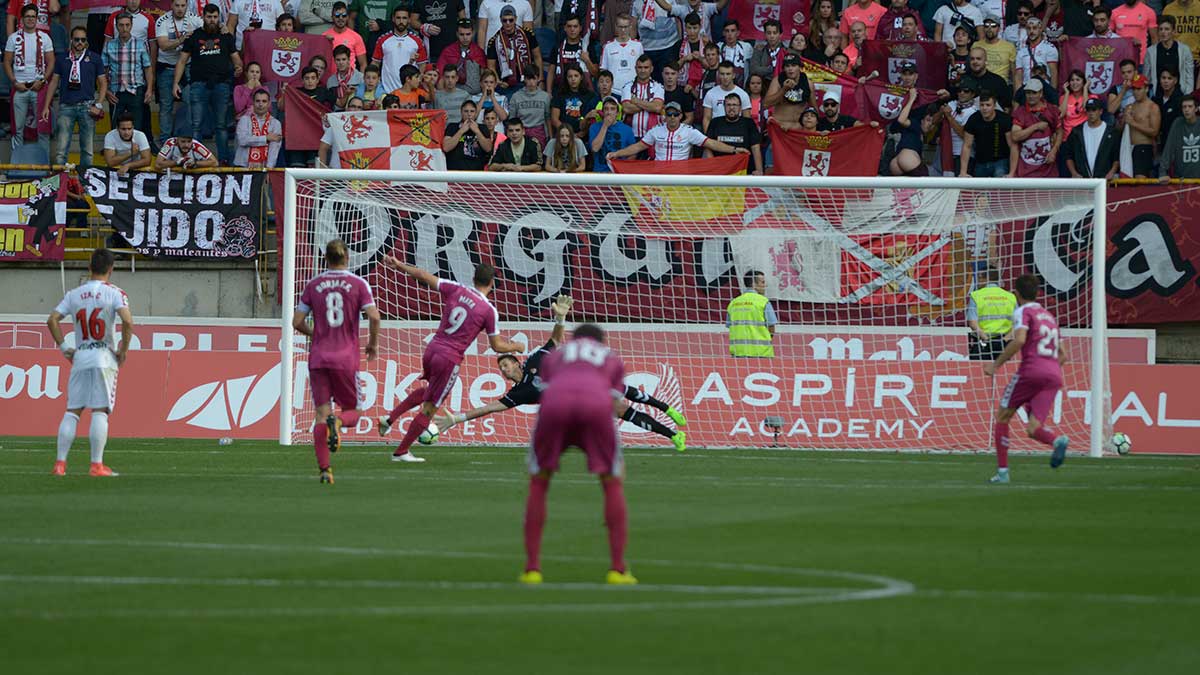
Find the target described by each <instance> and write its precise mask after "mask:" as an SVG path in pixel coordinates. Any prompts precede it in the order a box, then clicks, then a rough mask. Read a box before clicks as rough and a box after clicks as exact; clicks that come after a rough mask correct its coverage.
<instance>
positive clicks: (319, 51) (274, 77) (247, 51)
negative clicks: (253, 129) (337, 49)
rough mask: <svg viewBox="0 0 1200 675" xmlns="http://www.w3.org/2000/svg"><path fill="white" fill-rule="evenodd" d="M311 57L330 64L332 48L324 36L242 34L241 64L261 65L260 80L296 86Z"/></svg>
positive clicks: (268, 31) (265, 31) (269, 33)
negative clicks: (243, 36) (321, 58)
mask: <svg viewBox="0 0 1200 675" xmlns="http://www.w3.org/2000/svg"><path fill="white" fill-rule="evenodd" d="M314 56H323V57H325V62H326V63H333V46H332V43H331V42H330V41H329V39H328V38H326V37H325V36H324V35H316V34H310V33H280V32H278V31H273V30H249V31H246V37H245V44H243V45H242V61H243V62H245V63H250V62H251V61H257V62H258V63H260V64H262V81H263V83H264V84H265V83H267V82H286V83H288V84H290V85H296V86H299V85H300V83H301V82H300V81H301V78H300V73H301V71H303V70H304V67H305V66H307V65H308V63H309V62H310V61H312V59H313V57H314Z"/></svg>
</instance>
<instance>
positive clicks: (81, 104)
mask: <svg viewBox="0 0 1200 675" xmlns="http://www.w3.org/2000/svg"><path fill="white" fill-rule="evenodd" d="M56 88H57V89H58V98H59V106H58V124H57V132H56V133H55V136H54V141H55V144H56V145H57V147H58V152H57V153H56V154H55V155H54V162H55V163H56V164H64V163H66V161H67V151H68V150H70V148H71V132H72V131H74V130H75V128H76V126H78V129H79V168H80V169H83V170H86V169H87V168H88V167H90V166H91V165H92V146H93V144H94V143H95V140H96V120H97V119H98V118H99V117H103V116H104V108H103V105H104V99H105V96H106V95H107V93H108V76H107V75H105V73H104V64H103V62H101V60H100V55H99V54H97V53H96V52H93V51H91V50H90V49H88V40H87V29H86V28H84V27H83V26H76V27H75V28H73V29H71V51H70V52H68V53H67V57H66V58H64V59H59V60H58V61H57V62H55V64H54V74H53V75H52V76H51V77H50V91H51V92H53V91H54V90H55V89H56ZM53 98H54V97H53V96H47V97H46V102H45V103H44V104H43V105H42V119H43V120H45V121H47V122H48V121H49V120H50V104H51V101H52V99H53Z"/></svg>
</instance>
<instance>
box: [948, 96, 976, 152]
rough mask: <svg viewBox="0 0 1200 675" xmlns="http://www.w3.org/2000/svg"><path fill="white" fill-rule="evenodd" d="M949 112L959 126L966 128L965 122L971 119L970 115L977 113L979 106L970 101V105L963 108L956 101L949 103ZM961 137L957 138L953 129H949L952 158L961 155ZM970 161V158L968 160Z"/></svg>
mask: <svg viewBox="0 0 1200 675" xmlns="http://www.w3.org/2000/svg"><path fill="white" fill-rule="evenodd" d="M950 110H951V111H953V112H954V119H955V121H957V122H958V123H959V124H960V125H962V126H966V124H967V120H969V119H971V115H974V114H975V113H977V112H979V106H978V104H977V103H976V102H975V101H971V104H970V105H966V106H963V105H961V104H960V103H959V102H958V101H953V102H951V103H950ZM962 144H963V139H962V136H959V135H958V134H957V133H956V132H955V131H954V128H953V127H951V129H950V148H951V149H952V150H953V151H954V156H955V157H957V156H959V155H960V154H962ZM968 159H970V158H968Z"/></svg>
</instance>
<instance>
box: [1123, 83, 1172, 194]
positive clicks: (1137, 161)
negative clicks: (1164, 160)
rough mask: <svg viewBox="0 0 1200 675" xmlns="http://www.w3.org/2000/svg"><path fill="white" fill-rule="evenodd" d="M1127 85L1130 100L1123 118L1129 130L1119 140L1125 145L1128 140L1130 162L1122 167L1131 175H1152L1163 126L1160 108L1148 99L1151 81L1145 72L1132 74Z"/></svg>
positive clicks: (1135, 176) (1151, 176) (1149, 176)
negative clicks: (1147, 78)
mask: <svg viewBox="0 0 1200 675" xmlns="http://www.w3.org/2000/svg"><path fill="white" fill-rule="evenodd" d="M1130 85H1131V86H1132V87H1133V103H1132V104H1131V105H1130V106H1129V107H1128V108H1125V114H1124V116H1123V119H1124V121H1125V126H1126V128H1127V129H1128V133H1127V134H1126V137H1125V138H1122V141H1121V142H1122V146H1124V145H1125V142H1126V140H1128V144H1129V145H1130V146H1131V147H1130V160H1131V162H1130V164H1131V166H1122V167H1121V170H1122V171H1125V172H1128V171H1132V173H1131V174H1130V175H1132V176H1133V177H1134V178H1153V177H1154V143H1155V141H1156V140H1157V138H1158V132H1159V130H1160V129H1161V128H1162V111H1161V110H1159V108H1158V104H1157V103H1155V102H1154V101H1151V100H1150V96H1149V91H1150V89H1149V87H1150V83H1149V81H1147V80H1146V76H1145V75H1137V76H1135V77H1134V78H1133V81H1132V82H1131V83H1130ZM1122 154H1124V152H1123V153H1122ZM1122 164H1125V162H1122Z"/></svg>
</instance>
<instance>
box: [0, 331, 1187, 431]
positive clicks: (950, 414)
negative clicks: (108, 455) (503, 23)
mask: <svg viewBox="0 0 1200 675" xmlns="http://www.w3.org/2000/svg"><path fill="white" fill-rule="evenodd" d="M548 332H549V326H548V325H547V326H542V325H538V324H532V323H527V324H520V325H519V326H517V327H513V326H509V327H508V328H506V334H510V335H512V337H513V339H514V340H516V341H518V342H522V343H524V344H526V345H528V346H529V347H531V348H536V347H537V346H539V345H540V344H542V343H544V341H545V340H546V337H547V333H548ZM428 334H429V329H417V328H414V329H388V330H385V331H384V334H383V336H382V337H381V344H382V345H384V346H385V349H384V355H383V356H381V358H380V359H379V360H377V361H375V362H373V363H372V364H370V366H369V367H368V370H366V371H365V372H362V373H360V375H359V378H360V383H361V391H362V405H363V409H364V410H366V411H367V413H368V416H364V418H363V420H362V421H361V422H360V424H359V426H358V428H357V429H354V430H352V431H351V432H350V433H349V434H348V435H347V440H348V441H351V442H355V441H357V442H365V443H385V444H394V443H398V442H399V436H398V434H400V433H402V430H403V429H404V427H405V426H406V425H407V423H408V421H409V419H410V416H405V417H403V418H401V420H400V423H399V425H398V429H393V431H392V436H393V437H394V438H393V437H389V439H387V440H386V441H383V440H381V439H380V438H379V437H378V435H377V433H376V430H375V429H374V428H373V427H372V421H371V419H370V417H376V416H378V415H382V414H385V413H386V412H387V411H388V410H389V409H390V408H391V407H392V406H394V405H396V403H397V402H398V401H399V400H400V399H402V398H403V397H404V395H405V393H406V392H407V391H408V390H410V389H411V388H412V387H413V386H415V384H416V383H417V380H418V378H419V377H420V370H421V367H420V356H419V351H420V346H421V345H422V343H423V342H424V341H425V338H427V337H428ZM279 335H280V333H279V330H278V328H277V327H275V326H267V325H258V326H244V327H229V326H197V325H139V328H138V335H137V337H136V339H135V340H134V350H133V352H132V353H131V355H130V357H129V360H128V361H127V363H126V365H125V366H124V367H123V368H122V371H121V380H120V389H119V391H118V397H117V405H116V409H115V413H114V415H113V416H112V433H113V435H114V436H118V437H143V438H173V437H175V438H178V437H192V438H217V437H221V436H230V437H233V438H246V439H251V438H258V439H272V438H276V437H277V435H278V429H279V417H278V415H279V395H280V377H279V370H280V368H279V355H278V351H277V349H278V343H279ZM702 335H703V337H701V338H698V339H696V340H693V341H692V343H690V347H691V349H690V350H689V351H690V353H688V354H676V355H663V354H662V353H656V352H655V351H654V350H653V347H652V346H653V345H654V344H658V343H661V342H662V338H661V336H662V332H661V331H658V330H637V329H630V330H625V331H618V332H614V333H613V334H612V340H611V342H612V344H613V346H614V347H615V348H616V349H617V350H618V351H619V352H620V353H621V354H622V357H623V358H624V360H625V365H626V383H627V384H628V385H631V386H634V387H637V388H638V389H641V390H642V391H645V392H647V393H649V394H651V395H653V396H655V397H657V398H659V399H661V400H663V401H665V402H667V403H669V404H671V405H672V406H674V407H676V408H677V409H678V410H680V411H681V412H682V413H683V414H684V415H686V416H687V417H688V420H689V423H688V426H687V427H686V431H687V433H688V442H689V445H691V446H693V447H739V448H753V447H768V446H772V445H776V444H777V445H779V446H782V447H790V448H824V449H837V448H847V449H849V448H855V449H857V448H878V449H890V450H929V449H942V450H951V451H961V452H979V451H984V450H987V449H988V446H989V440H990V439H989V435H990V434H989V428H990V424H991V415H992V411H993V408H994V406H995V401H996V399H997V396H998V395H999V392H1000V390H1002V389H1003V386H1004V385H1005V384H1006V383H1007V381H1008V379H1009V378H1010V377H1011V375H1012V373H1013V372H1014V368H1015V366H1011V365H1010V366H1007V367H1006V368H1005V369H1004V372H1003V373H1002V374H1001V375H1000V376H997V378H996V379H994V380H993V379H991V378H987V377H986V376H984V375H983V373H982V368H981V364H979V363H972V362H968V361H965V360H964V359H965V341H964V339H963V337H962V336H961V335H955V334H952V333H950V332H937V331H934V332H926V333H913V332H909V333H900V332H896V333H891V334H889V333H886V332H885V333H880V332H869V333H845V334H833V333H828V332H822V333H820V334H818V333H816V332H810V333H803V332H794V333H786V334H782V335H781V336H780V344H779V345H778V348H777V358H775V359H763V360H757V359H755V360H748V359H732V358H729V357H728V356H725V355H723V354H722V353H721V352H722V347H723V346H724V340H725V336H724V335H723V333H721V332H716V331H714V332H712V333H705V334H702ZM1069 339H1070V340H1073V341H1076V347H1073V348H1072V351H1073V352H1078V351H1081V350H1086V348H1087V343H1086V338H1084V337H1082V336H1079V335H1078V334H1072V337H1070V338H1069ZM47 343H48V337H47V336H46V335H45V330H44V326H39V325H38V324H37V323H33V322H10V323H0V345H2V346H3V348H0V400H4V405H5V408H6V409H8V410H12V411H14V414H12V415H11V416H9V419H10V420H11V425H12V426H11V427H10V432H9V433H13V434H19V435H41V436H45V435H48V434H52V433H53V430H54V429H55V428H56V427H57V424H58V421H59V420H60V419H61V417H62V411H63V407H64V405H65V392H66V383H67V377H68V375H69V371H70V364H68V363H67V362H66V360H65V359H63V357H62V355H61V354H60V353H59V352H58V351H57V350H55V349H47V348H46V347H47ZM297 346H298V348H299V349H300V355H299V358H298V361H297V370H296V378H295V382H294V387H293V389H292V391H291V392H290V396H291V403H292V406H293V409H294V412H295V415H294V424H295V426H296V428H297V429H305V428H309V427H311V424H312V413H311V403H310V401H309V394H308V382H307V378H306V371H305V368H304V360H303V346H304V342H303V340H302V339H300V340H298V341H297ZM481 346H482V342H480V343H478V344H477V345H476V347H477V348H479V347H481ZM389 350H390V352H389ZM659 351H660V352H661V350H659ZM214 352H215V353H214ZM1109 352H1110V358H1111V360H1112V363H1113V365H1112V369H1111V376H1112V396H1113V397H1112V419H1113V424H1114V428H1115V429H1116V430H1119V431H1123V432H1125V433H1127V434H1129V435H1130V436H1131V437H1132V438H1133V439H1134V452H1138V453H1179V454H1191V453H1197V452H1200V443H1197V442H1196V441H1197V439H1198V438H1200V415H1197V414H1196V413H1195V411H1194V410H1193V409H1192V408H1194V406H1190V405H1189V403H1188V402H1189V400H1190V397H1191V396H1192V394H1191V389H1192V387H1189V386H1188V385H1189V384H1190V382H1191V381H1193V380H1194V379H1195V378H1196V377H1197V376H1200V366H1162V365H1156V366H1151V365H1147V364H1148V363H1149V362H1150V361H1151V360H1152V359H1153V341H1152V334H1149V333H1146V332H1139V331H1119V332H1116V333H1115V334H1114V335H1113V337H1111V339H1110V341H1109ZM397 354H399V355H397ZM1085 364H1086V361H1085V360H1077V361H1076V362H1074V363H1071V364H1069V365H1068V366H1067V369H1066V371H1067V372H1066V386H1065V387H1064V389H1063V391H1062V392H1061V393H1060V395H1059V397H1058V400H1057V401H1056V403H1055V405H1054V407H1053V409H1052V413H1051V415H1052V419H1051V421H1050V422H1051V424H1053V425H1054V426H1055V427H1057V428H1059V429H1061V430H1062V431H1063V432H1065V433H1068V434H1070V435H1072V436H1073V437H1074V438H1077V439H1079V440H1080V443H1081V444H1080V445H1076V446H1075V447H1077V448H1081V449H1082V447H1084V446H1083V443H1085V441H1084V439H1086V438H1087V429H1086V427H1085V424H1086V423H1087V422H1088V421H1089V420H1090V416H1089V413H1088V410H1089V397H1090V393H1089V391H1088V387H1087V378H1086V370H1085ZM510 386H511V383H510V382H507V381H506V380H504V378H503V376H502V375H501V374H500V373H499V371H498V370H497V369H496V367H495V359H494V356H492V355H487V354H484V353H479V352H478V351H477V352H476V353H470V354H468V355H467V357H466V360H465V361H464V363H463V368H462V371H461V373H460V379H459V381H458V383H457V384H456V385H455V386H454V389H453V391H452V392H451V394H450V396H449V397H448V399H447V402H446V406H445V408H444V409H443V410H444V411H453V412H463V411H466V410H469V409H471V408H474V407H478V406H482V405H486V404H487V403H489V402H491V401H494V400H496V399H497V398H499V397H500V396H502V395H503V394H504V392H505V391H507V389H508V388H509V387H510ZM123 411H137V414H122V412H123ZM536 412H537V408H536V406H529V407H526V408H519V409H516V410H510V411H506V412H503V413H498V414H495V415H492V416H489V417H484V418H481V419H478V420H474V421H472V422H470V423H465V424H462V425H459V426H457V427H455V428H453V429H451V430H449V431H448V432H446V433H444V434H443V436H442V440H441V442H442V443H446V444H454V445H458V444H477V443H478V444H484V443H486V444H489V445H505V446H523V445H526V444H527V443H528V440H529V432H530V429H531V428H532V425H533V421H534V419H535V414H536ZM645 412H647V413H650V414H657V411H655V410H653V409H645ZM769 417H774V418H778V419H777V420H775V421H776V422H777V424H776V425H769V424H768V418H769ZM663 421H664V422H668V421H667V420H666V419H665V418H663ZM622 436H623V439H622V440H623V442H624V443H625V444H626V445H629V446H655V447H659V446H661V447H666V446H667V445H668V444H667V441H666V439H665V438H662V437H659V436H655V435H653V434H651V433H648V432H645V431H642V430H640V429H637V428H635V427H633V426H632V425H628V424H623V425H622ZM1013 438H1014V444H1015V445H1016V447H1017V448H1019V449H1027V450H1038V449H1040V448H1037V447H1035V446H1033V445H1032V444H1031V442H1029V441H1028V440H1027V439H1025V438H1023V437H1022V436H1021V435H1020V434H1019V433H1014V434H1013ZM296 441H297V442H301V443H303V442H307V434H301V435H298V436H297V437H296Z"/></svg>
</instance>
